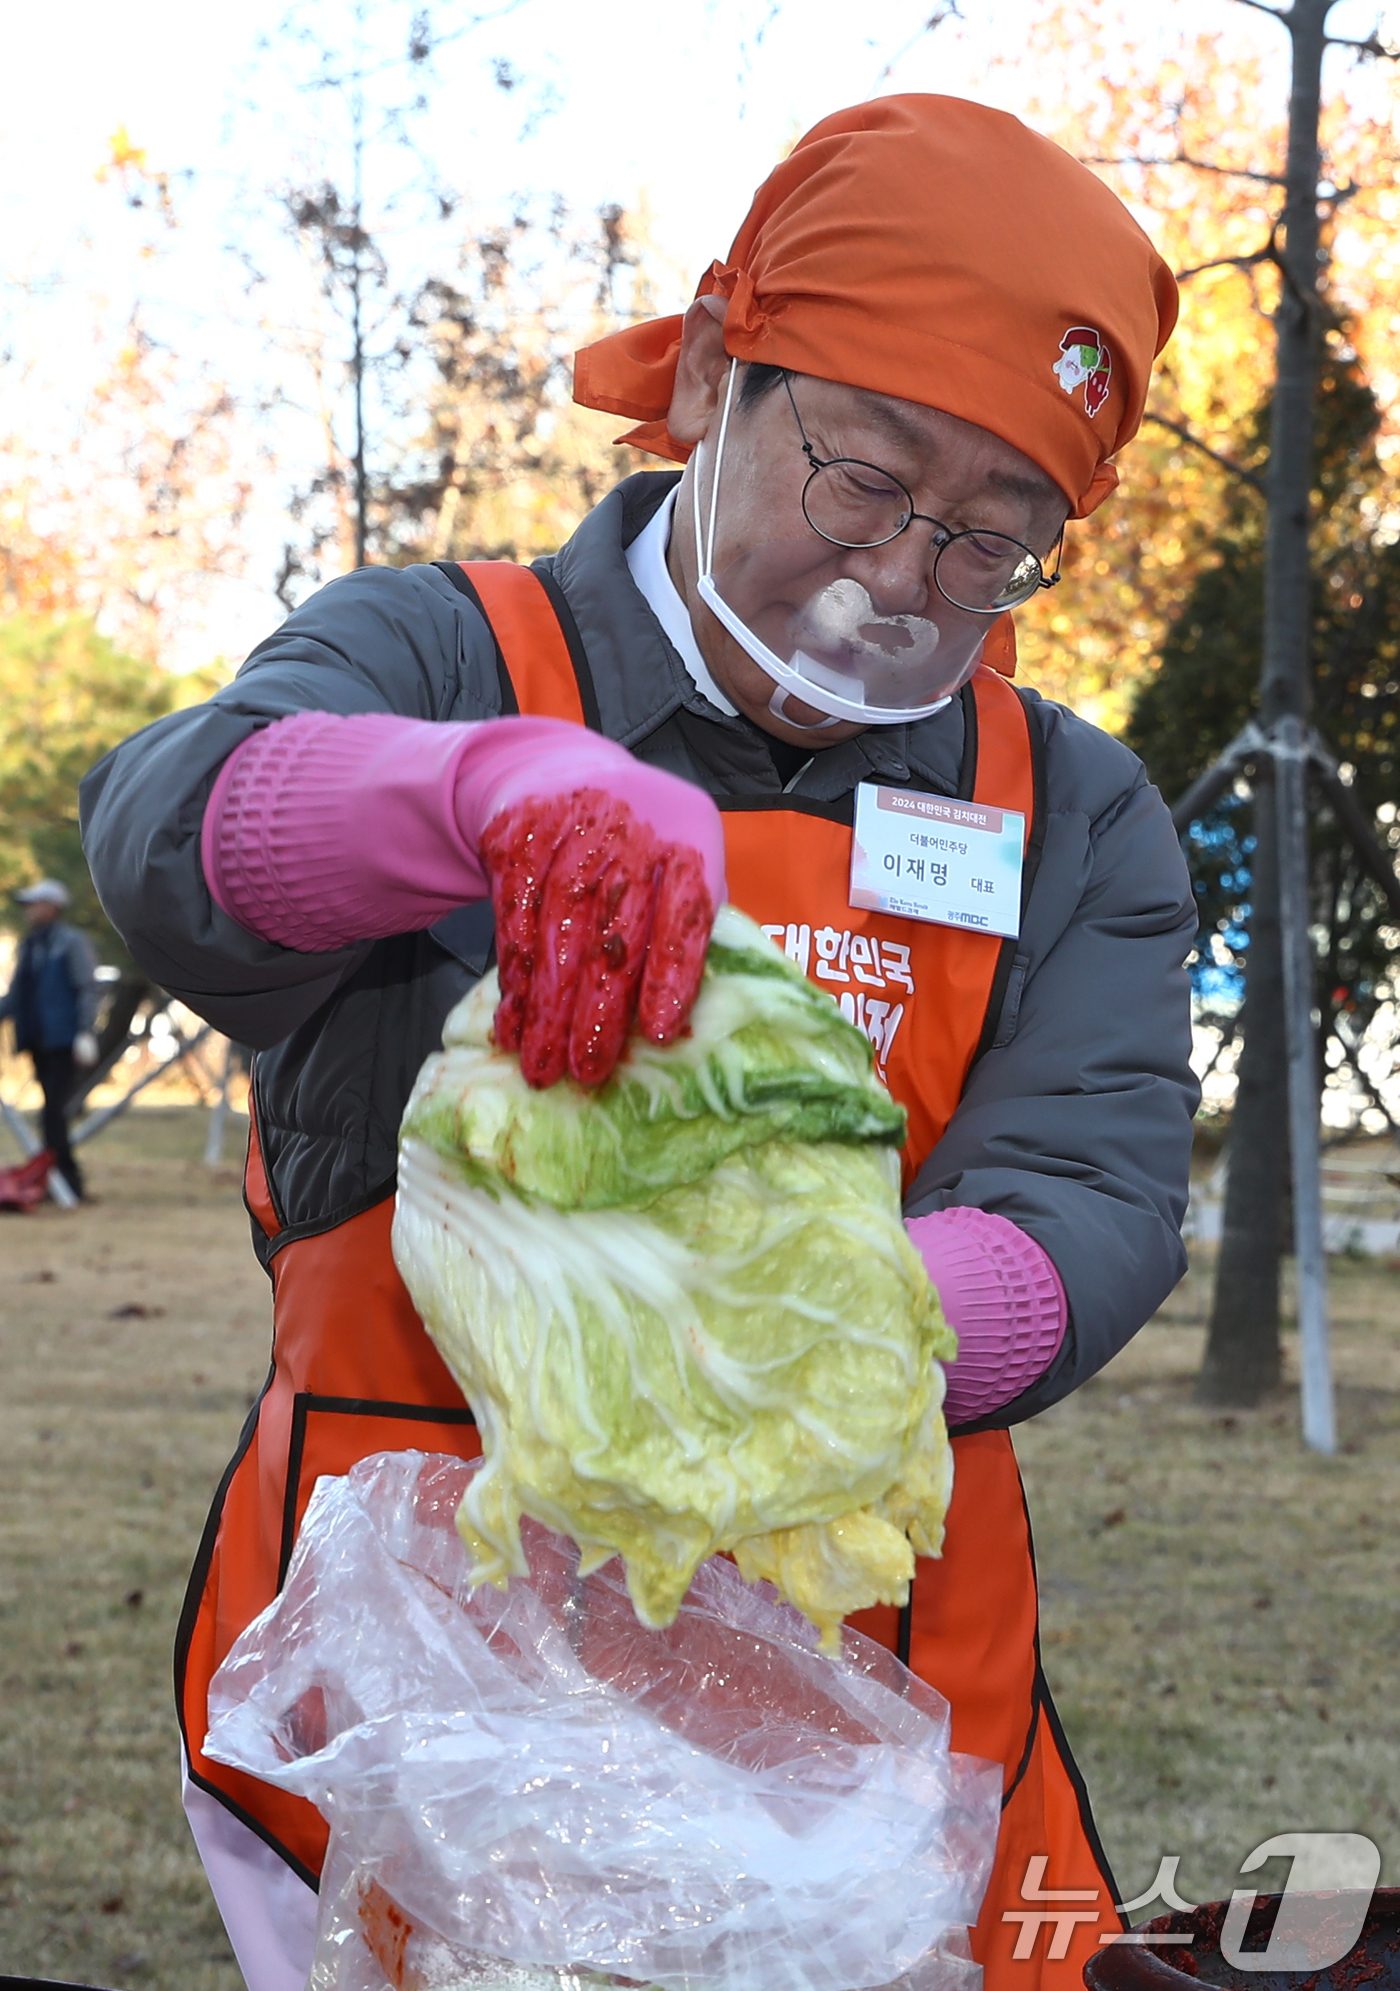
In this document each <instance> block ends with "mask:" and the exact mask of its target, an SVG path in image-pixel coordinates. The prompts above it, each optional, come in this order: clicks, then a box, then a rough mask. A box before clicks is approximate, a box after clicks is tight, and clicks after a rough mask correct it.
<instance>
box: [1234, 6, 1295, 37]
mask: <svg viewBox="0 0 1400 1991" xmlns="http://www.w3.org/2000/svg"><path fill="white" fill-rule="evenodd" d="M1239 4H1240V5H1241V7H1253V9H1254V10H1255V12H1256V13H1258V14H1272V15H1273V17H1274V19H1275V20H1276V21H1282V22H1283V25H1284V26H1285V27H1286V28H1287V29H1288V31H1289V33H1290V34H1291V33H1292V31H1293V29H1292V23H1291V22H1290V20H1289V18H1288V16H1287V14H1285V13H1284V11H1283V9H1282V8H1281V7H1266V6H1265V5H1264V0H1239Z"/></svg>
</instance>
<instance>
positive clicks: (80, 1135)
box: [68, 1023, 209, 1147]
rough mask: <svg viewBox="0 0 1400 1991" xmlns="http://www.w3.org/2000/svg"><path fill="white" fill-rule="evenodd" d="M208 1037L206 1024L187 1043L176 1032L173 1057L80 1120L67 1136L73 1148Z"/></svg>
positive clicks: (89, 1137)
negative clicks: (120, 1094)
mask: <svg viewBox="0 0 1400 1991" xmlns="http://www.w3.org/2000/svg"><path fill="white" fill-rule="evenodd" d="M208 1035H209V1025H208V1024H207V1023H206V1024H204V1025H202V1026H201V1028H200V1029H198V1030H197V1031H196V1032H195V1034H194V1036H193V1037H191V1038H189V1039H188V1041H187V1040H186V1039H185V1038H183V1037H182V1036H181V1035H180V1034H179V1032H178V1031H176V1032H175V1055H174V1057H171V1058H167V1059H165V1060H163V1062H162V1063H160V1064H153V1065H152V1066H151V1068H150V1070H149V1071H148V1072H146V1073H145V1075H144V1076H143V1077H142V1078H138V1079H137V1081H136V1083H135V1084H134V1085H132V1086H128V1088H127V1090H126V1091H125V1092H124V1093H123V1094H122V1096H121V1098H120V1099H117V1100H114V1101H113V1102H112V1104H111V1105H110V1106H104V1107H103V1108H102V1109H101V1111H100V1112H97V1113H89V1114H88V1116H87V1118H86V1119H85V1120H80V1121H79V1122H78V1124H77V1126H76V1127H75V1128H74V1129H73V1131H72V1133H71V1134H70V1135H69V1136H68V1138H69V1140H70V1141H71V1142H72V1143H73V1146H74V1147H77V1146H78V1144H79V1142H80V1141H90V1140H91V1139H92V1137H93V1135H94V1134H100V1133H101V1132H102V1129H103V1128H104V1127H105V1126H106V1125H107V1124H108V1122H109V1121H112V1120H115V1119H116V1117H117V1115H118V1114H119V1113H124V1112H125V1111H126V1109H127V1107H128V1106H130V1104H131V1102H132V1100H133V1099H135V1097H136V1095H137V1093H138V1092H144V1091H145V1089H146V1087H147V1086H148V1085H154V1084H155V1082H156V1080H157V1079H158V1078H164V1077H165V1075H166V1073H167V1072H168V1071H169V1070H170V1067H171V1066H172V1065H173V1064H176V1063H178V1062H179V1060H180V1059H181V1058H183V1057H184V1055H185V1053H186V1052H187V1051H192V1050H193V1049H194V1047H195V1045H196V1044H202V1043H203V1042H204V1039H205V1038H206V1037H207V1036H208Z"/></svg>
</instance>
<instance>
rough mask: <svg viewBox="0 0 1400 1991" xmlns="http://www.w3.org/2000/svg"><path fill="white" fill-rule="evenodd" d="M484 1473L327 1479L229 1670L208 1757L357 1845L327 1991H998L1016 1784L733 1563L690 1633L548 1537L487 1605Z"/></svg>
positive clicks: (334, 1839) (712, 1568) (879, 1661)
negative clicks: (1008, 1787)
mask: <svg viewBox="0 0 1400 1991" xmlns="http://www.w3.org/2000/svg"><path fill="white" fill-rule="evenodd" d="M475 1470H476V1466H475V1465H474V1464H465V1463H464V1462H462V1461H461V1460H458V1459H449V1458H440V1457H427V1456H424V1455H423V1454H422V1453H418V1452H396V1453H382V1454H380V1455H378V1456H377V1457H375V1458H370V1459H366V1460H364V1461H362V1462H361V1464H359V1465H358V1466H356V1467H355V1468H354V1469H353V1470H352V1471H351V1472H350V1473H349V1474H348V1475H347V1476H346V1477H345V1478H343V1479H322V1480H320V1481H318V1483H317V1486H316V1490H315V1493H314V1495H313V1497H312V1500H311V1504H310V1506H309V1508H308V1509H307V1513H306V1517H305V1519H304V1521H303V1523H302V1527H301V1532H300V1535H299V1537H298V1540H297V1546H296V1551H295V1554H294V1555H293V1557H292V1563H291V1568H290V1570H289V1572H288V1576H287V1582H286V1585H285V1587H284V1589H283V1591H282V1594H281V1595H280V1596H279V1597H278V1598H277V1599H276V1601H275V1602H274V1603H273V1604H272V1605H270V1606H269V1608H268V1609H267V1610H266V1611H264V1612H263V1614H262V1615H261V1617H259V1618H257V1619H256V1620H255V1621H254V1622H253V1623H252V1624H251V1625H250V1626H249V1627H248V1629H247V1630H246V1631H245V1632H244V1633H243V1635H242V1637H241V1638H240V1639H239V1640H238V1641H237V1643H236V1644H235V1645H234V1647H233V1649H232V1651H231V1652H230V1653H229V1655H228V1658H227V1659H226V1660H225V1662H224V1664H223V1666H222V1667H221V1668H220V1669H219V1671H218V1673H217V1674H216V1675H215V1678H214V1682H213V1685H212V1688H211V1691H210V1718H211V1727H210V1732H209V1737H208V1740H207V1742H206V1744H205V1748H206V1750H207V1753H208V1754H209V1755H210V1756H212V1757H213V1758H215V1759H216V1760H217V1761H219V1762H223V1763H228V1764H232V1765H233V1766H234V1767H236V1768H238V1769H241V1770H246V1771H248V1772H250V1773H251V1774H252V1775H254V1776H257V1777H262V1778H264V1779H266V1780H267V1781H268V1782H269V1783H273V1784H276V1785H278V1786H280V1787H281V1788H282V1789H284V1790H290V1791H295V1792H297V1793H298V1794H299V1795H301V1796H303V1797H306V1798H309V1799H310V1800H311V1802H312V1803H313V1804H315V1805H317V1806H318V1807H319V1808H320V1810H321V1812H322V1813H323V1814H324V1816H325V1818H326V1819H327V1821H328V1823H329V1825H330V1831H331V1845H330V1853H329V1857H328V1861H327V1867H326V1873H325V1876H324V1879H323V1884H322V1891H321V1910H320V1929H319V1935H318V1948H317V1962H316V1967H315V1970H314V1972H313V1975H312V1979H311V1983H312V1986H313V1987H314V1991H383V1988H384V1986H385V1985H386V1984H392V1985H393V1986H394V1987H395V1991H467V1987H473V1991H476V1987H479V1988H480V1991H556V1987H558V1991H585V1987H588V1991H592V1987H593V1986H594V1985H596V1984H600V1983H604V1984H605V1983H608V1982H610V1981H613V1980H622V1981H624V1982H631V1983H633V1984H642V1985H648V1986H657V1987H660V1991H866V1987H876V1986H878V1987H891V1991H894V1987H896V1986H897V1987H898V1991H975V1987H976V1985H977V1982H978V1979H979V1976H980V1972H979V1971H978V1970H977V1967H976V1966H975V1965H974V1964H973V1963H972V1962H971V1961H970V1958H969V1953H968V1950H967V1945H966V1933H965V1932H966V1927H967V1926H968V1925H969V1924H970V1923H971V1922H972V1921H974V1920H975V1918H976V1914H977V1908H978V1904H979V1902H980V1900H981V1896H982V1893H983V1890H984V1889H985V1886H986V1881H987V1876H988V1874H989V1872H990V1870H991V1862H992V1855H993V1851H994V1848H995V1844H996V1834H997V1826H998V1822H999V1816H1000V1797H1001V1778H1000V1774H999V1773H998V1772H997V1771H996V1770H995V1769H994V1768H992V1767H991V1766H990V1765H988V1764H985V1763H982V1762H979V1761H977V1760H976V1759H974V1758H971V1757H964V1756H956V1755H953V1754H952V1753H951V1752H950V1750H949V1747H948V1731H949V1722H948V1709H947V1705H946V1703H945V1702H944V1701H943V1700H942V1699H941V1698H940V1697H939V1696H938V1695H937V1694H935V1693H934V1692H933V1691H932V1690H931V1689H930V1688H928V1687H927V1686H925V1685H924V1684H923V1683H922V1682H921V1681H919V1680H917V1679H916V1678H915V1677H914V1676H913V1675H912V1674H911V1673H910V1672H909V1671H908V1670H907V1668H905V1667H903V1666H901V1665H900V1663H899V1662H898V1660H896V1659H895V1658H894V1657H893V1656H892V1655H891V1654H890V1653H888V1652H886V1651H885V1650H884V1649H883V1648H882V1647H880V1646H877V1645H875V1644H873V1643H872V1642H871V1641H870V1640H868V1639H864V1638H861V1637H859V1636H858V1635H857V1634H855V1633H851V1632H847V1633H846V1634H845V1641H844V1651H843V1655H842V1657H841V1658H840V1659H839V1660H835V1659H829V1658H826V1657H824V1656H823V1655H822V1654H820V1653H819V1652H818V1651H817V1649H816V1637H817V1635H816V1633H815V1631H814V1630H813V1629H812V1627H811V1626H810V1625H809V1624H808V1623H807V1622H806V1620H805V1619H804V1618H802V1617H801V1616H800V1615H799V1614H798V1613H797V1612H796V1611H795V1610H793V1609H792V1608H791V1607H790V1606H788V1605H787V1604H785V1603H784V1602H783V1601H782V1600H781V1599H780V1598H779V1597H778V1596H777V1593H776V1592H775V1591H773V1590H772V1589H771V1588H770V1587H769V1586H768V1585H766V1584H764V1585H758V1586H750V1585H747V1584H745V1583H744V1582H743V1580H742V1579H741V1578H740V1576H739V1574H738V1572H737V1570H736V1569H734V1567H733V1566H732V1564H730V1563H728V1562H725V1561H722V1560H719V1559H715V1560H712V1561H710V1562H707V1563H706V1564H704V1565H703V1566H702V1568H701V1569H700V1571H699V1573H698V1574H697V1576H696V1579H695V1582H694V1584H693V1585H692V1587H691V1590H690V1593H689V1595H688V1596H687V1598H686V1600H685V1603H684V1604H683V1605H682V1607H681V1610H680V1614H679V1616H678V1617H677V1618H676V1621H675V1623H674V1624H673V1625H671V1626H670V1627H669V1628H668V1629H666V1630H664V1631H651V1630H648V1629H646V1628H645V1627H643V1626H642V1625H640V1624H639V1623H638V1621H637V1618H636V1616H635V1614H634V1612H633V1609H632V1606H631V1603H630V1601H629V1599H628V1596H627V1591H626V1587H625V1584H624V1582H623V1579H622V1572H621V1568H620V1566H619V1565H618V1564H617V1563H616V1562H613V1563H610V1564H608V1565H605V1567H604V1568H602V1569H601V1570H598V1571H596V1572H595V1573H594V1574H592V1575H590V1576H588V1577H580V1575H579V1573H578V1557H577V1552H576V1551H575V1549H574V1548H573V1546H572V1544H571V1543H569V1542H567V1541H566V1540H564V1539H563V1538H562V1537H560V1536H557V1535H554V1534H551V1533H549V1532H548V1531H547V1530H545V1529H544V1528H541V1527H539V1526H537V1525H535V1524H527V1526H526V1531H525V1543H526V1549H527V1553H528V1555H529V1560H530V1579H529V1581H528V1582H526V1581H523V1580H518V1581H514V1582H512V1583H511V1585H510V1588H509V1590H508V1591H505V1592H500V1591H495V1590H491V1589H488V1588H485V1587H483V1588H479V1589H478V1590H477V1591H476V1592H475V1593H474V1594H471V1593H469V1591H468V1589H467V1586H466V1569H467V1565H466V1558H465V1555H464V1552H463V1549H462V1546H461V1542H460V1540H459V1538H458V1535H457V1532H456V1528H455V1525H454V1520H455V1515H456V1511H457V1508H458V1505H459V1504H460V1501H461V1498H462V1494H463V1491H464V1489H465V1487H466V1485H467V1482H468V1478H469V1476H470V1474H471V1473H472V1472H473V1471H475Z"/></svg>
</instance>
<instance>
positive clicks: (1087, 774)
mask: <svg viewBox="0 0 1400 1991" xmlns="http://www.w3.org/2000/svg"><path fill="white" fill-rule="evenodd" d="M1038 710H1039V712H1040V714H1041V715H1042V720H1043V723H1044V727H1045V730H1046V732H1047V734H1048V738H1047V761H1048V766H1049V770H1050V771H1049V774H1048V776H1047V789H1048V799H1049V808H1048V812H1047V819H1046V834H1045V843H1044V848H1043V853H1042V856H1041V860H1040V865H1039V870H1038V872H1037V875H1036V880H1035V889H1034V891H1033V892H1032V894H1031V899H1030V904H1029V906H1028V909H1027V914H1026V919H1025V922H1024V926H1023V930H1022V933H1021V936H1020V938H1019V940H1018V942H1017V945H1016V952H1015V956H1014V962H1013V968H1012V974H1011V978H1010V982H1009V984H1008V987H1007V993H1006V998H1005V1001H1004V1003H1003V1005H1002V1008H1001V1012H1000V1015H999V1017H998V1019H997V1028H996V1033H995V1036H994V1038H993V1042H992V1046H991V1048H990V1049H989V1050H987V1051H986V1053H985V1054H984V1055H983V1056H982V1057H981V1059H980V1060H979V1061H978V1063H977V1064H976V1065H975V1066H974V1068H973V1071H972V1075H971V1077H970V1079H969V1082H968V1085H967V1089H966V1091H965V1093H964V1095H963V1098H962V1101H961V1103H960V1104H959V1107H958V1110H957V1112H956V1113H955V1114H954V1116H953V1118H952V1120H951V1121H950V1122H949V1125H948V1128H947V1131H946V1132H945V1134H944V1136H943V1139H942V1140H941V1141H940V1142H939V1143H938V1145H937V1146H936V1147H935V1148H934V1150H933V1152H932V1153H931V1154H930V1156H929V1158H928V1160H927V1161H926V1162H925V1164H924V1166H923V1168H922V1169H921V1170H920V1172H919V1175H918V1177H917V1179H916V1180H915V1182H914V1184H913V1185H912V1188H911V1190H910V1193H909V1196H908V1198H907V1199H906V1205H905V1208H906V1214H907V1215H910V1216H916V1215H922V1214H924V1213H925V1212H926V1211H929V1210H936V1209H945V1208H947V1207H949V1206H950V1205H956V1204H962V1205H972V1206H974V1207H975V1208H978V1209H983V1210H991V1211H995V1212H997V1213H998V1214H999V1215H1001V1216H1004V1217H1009V1218H1010V1219H1011V1221H1012V1222H1013V1223H1015V1224H1018V1225H1019V1226H1020V1227H1021V1229H1022V1230H1024V1231H1026V1232H1027V1233H1028V1234H1029V1235H1030V1236H1031V1237H1033V1238H1034V1239H1035V1240H1036V1242H1037V1243H1038V1244H1040V1245H1041V1246H1042V1247H1043V1249H1044V1250H1045V1251H1046V1253H1047V1254H1048V1255H1049V1257H1050V1259H1051V1261H1052V1263H1053V1264H1054V1266H1055V1268H1056V1270H1057V1271H1058V1273H1059V1275H1060V1278H1061V1280H1062V1282H1063V1284H1064V1288H1065V1295H1066V1299H1067V1302H1068V1312H1069V1320H1068V1326H1067V1329H1066V1333H1065V1337H1064V1340H1063V1342H1062V1343H1061V1346H1060V1350H1059V1353H1058V1355H1057V1356H1056V1357H1055V1359H1054V1360H1053V1361H1052V1363H1051V1365H1050V1367H1049V1369H1048V1370H1047V1371H1046V1372H1045V1374H1044V1375H1043V1376H1042V1377H1041V1378H1040V1380H1039V1381H1038V1382H1036V1383H1034V1384H1032V1386H1031V1387H1030V1388H1029V1389H1027V1390H1025V1391H1024V1392H1023V1393H1022V1394H1021V1395H1020V1396H1018V1397H1016V1398H1015V1399H1013V1401H1012V1402H1010V1403H1009V1404H1006V1405H1005V1406H1003V1408H1002V1409H1000V1410H999V1411H997V1412H996V1413H995V1414H994V1415H992V1416H990V1417H987V1418H985V1419H983V1420H981V1421H980V1422H978V1423H977V1424H973V1425H969V1426H967V1427H965V1428H967V1429H973V1430H980V1429H985V1428H988V1427H998V1426H1005V1425H1010V1424H1016V1423H1019V1422H1021V1421H1022V1420H1023V1419H1024V1418H1027V1417H1031V1416H1034V1415H1035V1414H1036V1412H1038V1411H1041V1410H1044V1409H1046V1408H1047V1407H1048V1406H1049V1405H1050V1404H1052V1403H1056V1402H1058V1401H1059V1399H1060V1398H1061V1397H1064V1396H1067V1395H1068V1394H1069V1393H1070V1391H1071V1390H1074V1389H1076V1388H1077V1387H1078V1386H1079V1384H1080V1383H1082V1382H1084V1381H1085V1380H1086V1379H1087V1378H1088V1377H1090V1376H1092V1375H1093V1374H1094V1373H1095V1372H1096V1371H1097V1370H1099V1369H1100V1368H1102V1367H1103V1365H1104V1363H1106V1362H1107V1361H1109V1360H1110V1358H1111V1357H1112V1356H1114V1355H1115V1354H1117V1352H1118V1350H1119V1349H1120V1348H1122V1347H1123V1346H1124V1344H1125V1343H1126V1342H1128V1341H1129V1340H1131V1338H1132V1336H1133V1335H1134V1334H1136V1332H1137V1331H1138V1329H1139V1328H1140V1327H1141V1326H1142V1325H1143V1323H1144V1322H1145V1321H1146V1320H1148V1319H1149V1317H1150V1316H1151V1315H1152V1314H1153V1313H1154V1312H1155V1311H1156V1309H1157V1307H1158V1306H1159V1305H1160V1304H1161V1302H1162V1301H1163V1300H1164V1299H1165V1298H1166V1296H1167V1294H1168V1293H1169V1292H1170V1291H1171V1290H1172V1288H1173V1287H1174V1286H1175V1285H1176V1283H1177V1281H1178V1280H1179V1279H1180V1278H1181V1276H1182V1274H1183V1272H1184V1271H1185V1269H1186V1260H1185V1253H1184V1250H1183V1248H1182V1243H1181V1220H1182V1217H1183V1216H1184V1214H1185V1209H1186V1195H1187V1186H1188V1179H1189V1172H1190V1158H1191V1119H1192V1116H1193V1114H1194V1113H1195V1110H1196V1106H1197V1104H1198V1103H1199V1098H1200V1088H1199V1086H1198V1084H1197V1082H1196V1079H1195V1076H1194V1074H1193V1073H1192V1071H1191V1067H1190V1052H1191V1015H1190V991H1189V984H1188V980H1187V976H1186V973H1185V970H1184V966H1183V963H1184V961H1185V957H1186V955H1187V953H1188V952H1189V950H1190V948H1191V945H1192V943H1193V941H1194V939H1195V935H1196V930H1197V919H1196V912H1195V904H1194V899H1193V896H1192V891H1191V883H1190V878H1189V875H1188V873H1187V870H1186V864H1185V861H1184V859H1183V857H1182V854H1181V849H1180V846H1179V844H1178V842H1177V838H1176V835H1175V832H1174V831H1173V829H1172V825H1171V818H1170V817H1169V815H1168V813H1167V810H1166V807H1165V805H1164V804H1163V802H1162V799H1161V797H1160V796H1159V795H1158V793H1157V791H1156V789H1155V788H1153V787H1151V786H1150V784H1149V783H1148V781H1147V779H1146V776H1145V775H1144V773H1143V771H1142V768H1141V766H1140V765H1139V764H1138V763H1137V762H1136V760H1135V759H1134V758H1133V757H1132V756H1131V755H1129V754H1128V753H1127V752H1126V750H1125V749H1123V748H1121V747H1119V746H1118V745H1117V743H1116V742H1113V741H1110V740H1108V739H1106V737H1105V736H1104V735H1102V734H1098V733H1095V732H1094V730H1093V729H1092V728H1089V727H1086V726H1083V725H1082V722H1079V721H1074V720H1071V719H1070V718H1069V715H1067V714H1064V713H1061V712H1059V711H1058V709H1057V708H1055V707H1052V706H1040V707H1039V708H1038ZM1106 776H1109V777H1115V776H1116V780H1106V779H1105V777H1106ZM1125 776H1126V779H1125V778H1124V777H1125ZM1109 787H1116V791H1117V792H1116V793H1112V794H1105V789H1106V788H1109ZM1075 805H1077V806H1075Z"/></svg>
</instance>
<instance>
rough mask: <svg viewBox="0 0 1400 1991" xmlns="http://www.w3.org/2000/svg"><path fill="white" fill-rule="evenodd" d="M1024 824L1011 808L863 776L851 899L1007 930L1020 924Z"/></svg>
mask: <svg viewBox="0 0 1400 1991" xmlns="http://www.w3.org/2000/svg"><path fill="white" fill-rule="evenodd" d="M1025 829H1026V819H1025V817H1024V816H1023V815H1021V814H1020V813H1019V811H1018V810H1015V809H993V808H989V807H988V806H987V805H986V804H985V803H982V802H955V801H952V800H950V799H949V798H948V797H946V796H943V795H925V794H921V793H920V792H919V791H918V790H917V789H912V788H884V787H881V786H880V785H879V784H878V783H876V782H873V781H862V782H861V784H860V786H859V787H858V788H857V789H856V820H855V835H854V837H853V838H852V840H851V895H850V902H851V904H852V905H853V906H857V907H860V908H863V909H865V908H868V909H869V910H870V911H872V912H882V913H894V914H896V915H898V916H899V917H901V918H904V919H922V920H928V921H930V922H931V923H932V924H933V925H935V926H961V927H965V928H968V929H970V930H971V931H972V932H974V933H998V934H1002V935H1014V934H1016V933H1017V932H1019V930H1020V925H1021V852H1022V848H1023V845H1024V840H1025ZM817 938H818V940H820V938H821V936H820V935H818V936H817ZM852 965H853V966H854V942H852ZM817 973H818V975H821V973H822V969H821V968H820V967H819V968H818V969H817ZM841 979H842V980H845V976H844V975H843V976H842V977H841Z"/></svg>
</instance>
